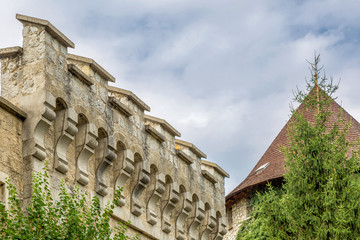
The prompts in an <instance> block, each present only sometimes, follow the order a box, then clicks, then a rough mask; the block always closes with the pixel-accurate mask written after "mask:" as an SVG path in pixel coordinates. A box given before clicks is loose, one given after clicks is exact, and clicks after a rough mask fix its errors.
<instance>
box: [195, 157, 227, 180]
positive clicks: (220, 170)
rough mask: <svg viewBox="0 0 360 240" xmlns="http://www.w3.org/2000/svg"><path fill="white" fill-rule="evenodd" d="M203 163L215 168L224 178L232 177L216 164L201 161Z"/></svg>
mask: <svg viewBox="0 0 360 240" xmlns="http://www.w3.org/2000/svg"><path fill="white" fill-rule="evenodd" d="M201 163H202V164H204V165H206V166H209V167H212V168H214V169H215V170H216V171H217V172H218V173H219V174H220V175H222V176H223V177H227V178H229V177H230V175H229V174H228V173H227V172H226V171H225V170H224V169H222V168H221V167H220V166H219V165H217V164H216V163H213V162H210V161H206V160H201Z"/></svg>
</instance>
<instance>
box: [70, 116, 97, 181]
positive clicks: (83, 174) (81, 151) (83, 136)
mask: <svg viewBox="0 0 360 240" xmlns="http://www.w3.org/2000/svg"><path fill="white" fill-rule="evenodd" d="M77 128H78V133H77V134H76V137H75V159H76V181H77V182H78V183H80V184H81V185H83V186H86V185H87V184H88V183H89V170H88V168H89V166H88V163H89V159H90V158H91V156H92V155H93V154H94V152H95V149H96V147H97V146H98V142H97V140H96V139H97V131H96V127H95V125H94V124H92V123H89V120H88V118H87V117H86V116H85V114H82V113H80V114H78V124H77Z"/></svg>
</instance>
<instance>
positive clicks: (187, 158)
mask: <svg viewBox="0 0 360 240" xmlns="http://www.w3.org/2000/svg"><path fill="white" fill-rule="evenodd" d="M176 155H178V156H179V158H180V159H182V160H183V161H184V162H186V163H187V164H192V163H193V160H192V159H191V157H190V156H189V155H187V154H186V153H185V152H184V151H183V150H181V149H176Z"/></svg>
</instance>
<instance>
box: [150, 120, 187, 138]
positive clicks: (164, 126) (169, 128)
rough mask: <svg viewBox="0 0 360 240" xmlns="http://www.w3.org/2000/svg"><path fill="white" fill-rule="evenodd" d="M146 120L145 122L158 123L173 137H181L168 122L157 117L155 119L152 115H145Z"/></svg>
mask: <svg viewBox="0 0 360 240" xmlns="http://www.w3.org/2000/svg"><path fill="white" fill-rule="evenodd" d="M144 118H145V120H149V121H151V122H156V123H158V124H160V125H161V127H163V128H164V129H165V130H167V131H168V132H169V133H171V134H172V135H174V136H177V137H181V133H180V132H179V131H178V130H176V129H175V128H174V127H173V126H171V125H170V124H169V123H168V122H167V121H166V120H164V119H161V118H157V117H153V116H150V115H145V116H144Z"/></svg>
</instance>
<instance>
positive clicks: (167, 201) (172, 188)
mask: <svg viewBox="0 0 360 240" xmlns="http://www.w3.org/2000/svg"><path fill="white" fill-rule="evenodd" d="M179 191H180V190H179V185H178V184H177V183H176V182H174V181H173V180H172V178H171V177H170V176H169V175H166V177H165V193H164V195H163V196H164V197H163V199H162V201H161V208H162V217H161V228H162V230H163V232H165V233H170V232H171V231H175V227H174V226H175V217H174V216H172V211H173V210H174V208H175V207H176V204H177V203H178V202H179V200H180V197H179Z"/></svg>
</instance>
